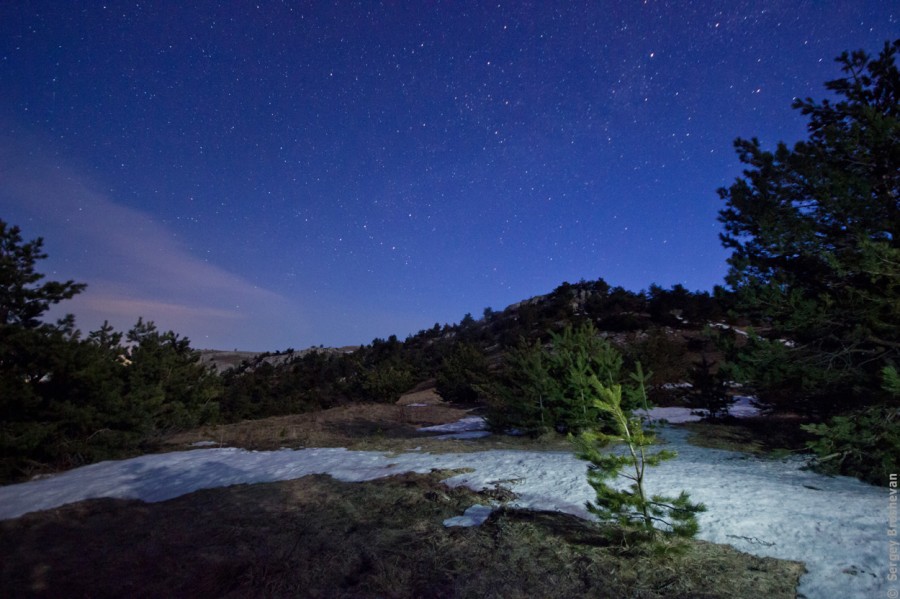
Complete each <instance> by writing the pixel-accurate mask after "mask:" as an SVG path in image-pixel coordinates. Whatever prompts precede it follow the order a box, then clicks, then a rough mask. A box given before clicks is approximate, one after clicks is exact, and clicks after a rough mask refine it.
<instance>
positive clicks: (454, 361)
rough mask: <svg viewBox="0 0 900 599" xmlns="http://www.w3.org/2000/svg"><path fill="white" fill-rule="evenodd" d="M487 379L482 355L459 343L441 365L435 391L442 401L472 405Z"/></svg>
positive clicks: (484, 360) (471, 346) (472, 348)
mask: <svg viewBox="0 0 900 599" xmlns="http://www.w3.org/2000/svg"><path fill="white" fill-rule="evenodd" d="M489 377H490V373H489V371H488V363H487V359H486V358H485V356H484V354H483V353H482V352H481V351H480V350H479V349H478V348H477V347H476V346H474V345H472V344H471V343H459V344H457V345H456V346H455V347H454V348H453V349H452V350H451V351H450V353H449V354H448V355H447V357H446V358H444V360H443V362H442V363H441V367H440V369H439V370H438V372H437V381H436V391H437V393H438V395H440V396H441V398H442V399H443V400H444V401H448V402H458V403H474V402H476V401H478V400H479V399H480V398H481V389H482V388H483V387H484V385H485V384H487V382H488V380H489Z"/></svg>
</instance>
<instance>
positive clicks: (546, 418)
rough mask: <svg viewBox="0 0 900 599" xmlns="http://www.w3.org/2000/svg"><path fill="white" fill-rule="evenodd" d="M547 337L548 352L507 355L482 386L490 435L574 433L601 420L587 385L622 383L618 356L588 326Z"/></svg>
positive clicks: (532, 347) (534, 347)
mask: <svg viewBox="0 0 900 599" xmlns="http://www.w3.org/2000/svg"><path fill="white" fill-rule="evenodd" d="M550 337H551V343H550V346H549V347H547V348H545V347H543V346H542V345H541V344H540V343H533V344H528V343H526V342H524V341H522V342H521V343H520V345H519V346H518V347H517V348H516V349H514V350H512V351H510V352H509V353H508V354H507V357H506V364H505V367H504V369H503V371H502V372H501V374H500V376H499V377H497V378H495V379H494V381H493V382H492V383H491V384H490V385H488V386H487V388H486V392H487V395H488V414H487V420H488V424H489V425H490V426H491V427H492V428H493V429H495V430H505V429H507V428H511V427H512V428H518V429H520V430H522V431H524V432H528V433H531V434H540V433H541V432H544V431H548V430H554V429H555V430H557V431H559V432H576V433H577V432H578V431H580V430H583V429H585V428H587V427H593V426H595V424H596V421H597V419H598V418H600V417H602V415H601V413H600V412H598V410H597V409H596V408H595V407H594V405H593V403H592V402H591V400H590V396H591V393H592V389H591V384H590V379H591V377H595V378H597V379H598V380H601V381H603V382H604V383H607V384H615V383H618V382H621V379H622V376H623V373H622V366H623V360H622V356H621V354H619V352H618V351H616V349H615V348H614V347H613V346H612V345H611V344H610V343H609V341H607V340H606V339H603V338H601V337H600V336H598V334H597V331H596V329H595V328H594V326H593V324H591V323H590V322H589V321H588V322H585V323H584V324H582V325H581V326H580V327H578V328H573V327H571V326H568V327H566V328H565V329H564V330H563V331H562V332H561V333H559V334H556V333H551V334H550ZM629 407H631V406H629Z"/></svg>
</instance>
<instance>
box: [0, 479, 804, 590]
mask: <svg viewBox="0 0 900 599" xmlns="http://www.w3.org/2000/svg"><path fill="white" fill-rule="evenodd" d="M450 475H451V473H449V472H432V473H431V474H429V475H417V474H404V475H400V476H396V477H391V478H388V479H381V480H377V481H370V482H366V483H342V482H339V481H336V480H334V479H332V478H331V477H328V476H326V475H315V476H307V477H304V478H301V479H297V480H292V481H284V482H277V483H265V484H255V485H235V486H232V487H226V488H218V489H206V490H202V491H197V492H195V493H191V494H188V495H184V496H182V497H178V498H175V499H172V500H169V501H165V502H160V503H152V504H147V503H143V502H140V501H134V500H118V499H95V500H89V501H85V502H81V503H78V504H73V505H68V506H64V507H60V508H57V509H53V510H48V511H44V512H35V513H31V514H26V515H25V516H22V517H21V518H18V519H15V520H9V521H3V522H0V555H3V556H4V557H3V560H2V563H0V596H4V597H134V598H141V597H176V598H177V597H231V598H237V597H348V598H349V597H357V598H358V597H394V598H402V597H438V598H440V597H567V598H568V597H626V596H627V597H642V598H647V599H652V598H661V597H685V598H686V597H706V598H713V597H723V598H724V597H729V598H732V597H736V598H739V599H740V598H744V597H746V598H751V597H752V598H754V599H755V598H757V597H772V598H776V599H779V598H782V597H783V598H787V597H791V598H792V597H794V594H795V589H796V585H797V582H798V579H799V576H800V574H801V573H802V571H803V568H802V565H800V564H797V563H793V562H785V561H780V560H775V559H764V558H757V557H752V556H748V555H745V554H741V553H739V552H737V551H735V550H734V549H732V548H730V547H723V546H718V545H711V544H709V543H700V542H698V543H691V544H690V545H688V546H687V547H686V548H683V549H680V550H678V551H670V552H664V553H662V554H659V553H652V554H651V553H644V554H641V553H640V552H634V551H629V552H625V553H623V552H622V551H621V547H618V546H616V545H615V544H614V543H612V544H611V541H610V540H609V537H608V536H607V535H604V534H602V529H600V527H598V526H595V525H592V524H590V523H587V522H585V521H580V520H577V519H575V518H574V517H571V516H567V515H564V514H554V513H549V512H522V511H516V510H508V509H501V510H499V511H498V512H495V513H494V514H493V515H492V516H491V517H490V518H489V519H488V521H487V522H486V523H485V524H484V525H482V526H481V527H479V528H463V529H460V528H449V529H448V528H445V527H444V526H443V525H442V522H443V520H444V519H445V518H448V517H452V516H455V515H459V514H461V513H462V511H463V510H464V509H465V508H466V507H468V506H470V505H472V504H473V503H487V501H488V498H487V497H484V496H481V495H479V494H477V493H474V492H472V491H470V490H467V489H464V488H456V489H451V488H449V487H447V486H445V485H443V484H441V483H440V482H439V481H440V480H441V479H443V478H446V477H448V476H450Z"/></svg>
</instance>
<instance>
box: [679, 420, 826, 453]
mask: <svg viewBox="0 0 900 599" xmlns="http://www.w3.org/2000/svg"><path fill="white" fill-rule="evenodd" d="M803 422H804V421H803V420H801V419H799V418H796V417H790V416H785V417H776V416H757V417H753V418H740V419H730V420H725V421H722V422H688V423H684V424H681V425H678V426H683V427H684V428H686V429H688V430H689V431H690V432H691V434H690V435H689V436H688V442H689V443H692V444H694V445H697V446H699V447H710V448H712V449H727V450H730V451H742V452H745V453H752V454H754V455H770V456H779V455H784V454H787V453H794V452H801V451H806V441H808V440H809V439H811V438H812V437H811V435H810V434H809V433H807V432H805V431H803V430H802V429H801V428H800V425H801V424H803Z"/></svg>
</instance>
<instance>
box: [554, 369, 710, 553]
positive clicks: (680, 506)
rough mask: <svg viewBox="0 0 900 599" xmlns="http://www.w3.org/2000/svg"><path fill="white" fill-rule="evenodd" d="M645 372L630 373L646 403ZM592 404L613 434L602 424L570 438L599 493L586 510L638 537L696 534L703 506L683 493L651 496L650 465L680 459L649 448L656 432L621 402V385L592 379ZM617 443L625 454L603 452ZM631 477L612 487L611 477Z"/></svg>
mask: <svg viewBox="0 0 900 599" xmlns="http://www.w3.org/2000/svg"><path fill="white" fill-rule="evenodd" d="M645 380H646V376H645V375H644V373H643V372H642V371H641V369H640V366H638V368H637V370H636V372H635V373H634V374H633V376H632V382H633V385H632V387H631V389H632V393H633V394H635V395H637V396H639V397H640V398H642V399H643V401H644V402H645V406H646V397H647V396H646V392H645V389H644V381H645ZM589 383H590V386H591V389H592V393H591V396H590V397H591V400H592V403H593V406H594V408H595V409H596V410H597V411H598V412H601V413H603V414H605V415H607V416H608V417H609V422H611V426H609V427H605V428H608V429H609V431H610V432H606V430H603V429H601V428H599V427H598V428H594V429H589V430H585V431H583V432H582V433H581V434H580V435H578V437H574V436H572V437H570V438H571V439H572V440H573V442H574V443H575V445H576V448H577V456H578V457H579V458H580V459H583V460H587V461H589V462H590V465H589V466H588V475H587V476H588V484H590V485H591V487H592V488H593V489H594V491H595V493H596V500H595V501H593V502H590V501H589V502H588V503H587V509H588V511H590V512H591V513H593V514H595V515H596V516H597V517H598V518H599V519H600V520H603V521H614V522H617V523H618V524H619V525H620V526H621V527H623V528H624V529H625V530H626V532H631V531H633V532H637V533H639V534H638V535H637V537H636V538H638V539H644V538H647V537H649V538H650V539H653V538H655V536H656V535H657V533H658V531H660V530H662V531H664V532H666V533H669V534H672V535H674V536H677V537H684V538H690V537H693V536H694V535H696V534H697V531H698V530H699V525H698V523H697V514H698V513H699V512H702V511H705V509H706V508H705V506H703V504H697V503H692V502H691V501H690V497H689V496H688V494H687V493H686V492H685V491H682V492H681V493H680V494H679V495H678V496H677V497H668V496H665V495H661V494H653V495H650V494H649V493H648V491H647V488H646V484H645V474H646V468H648V467H652V466H658V465H659V464H660V463H662V462H663V461H665V460H671V459H673V458H675V457H676V455H677V454H676V453H675V452H674V451H670V450H665V449H663V450H659V451H656V452H653V453H651V452H649V451H648V448H649V447H651V446H652V445H653V444H654V441H655V439H654V436H653V435H652V434H651V433H648V432H646V431H644V430H643V427H642V425H641V421H640V420H639V419H638V418H635V417H634V416H632V415H631V412H630V410H628V409H627V408H626V407H625V406H624V405H623V392H622V385H620V384H611V383H609V382H604V381H601V380H599V379H598V378H597V377H596V376H593V375H592V376H590V377H589ZM613 443H623V444H624V445H625V448H626V452H625V453H624V454H621V455H620V454H616V453H606V452H603V451H601V450H602V449H604V448H606V447H608V446H609V445H610V444H613ZM618 478H624V479H625V480H627V481H629V482H628V486H627V487H626V488H624V489H622V488H618V487H617V486H614V485H613V484H611V483H612V481H613V480H616V479H618Z"/></svg>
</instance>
